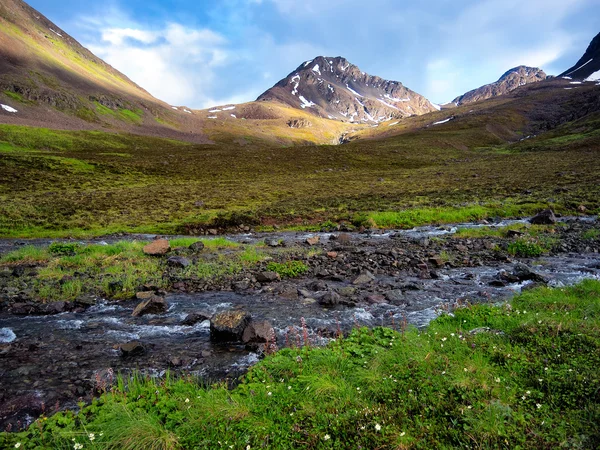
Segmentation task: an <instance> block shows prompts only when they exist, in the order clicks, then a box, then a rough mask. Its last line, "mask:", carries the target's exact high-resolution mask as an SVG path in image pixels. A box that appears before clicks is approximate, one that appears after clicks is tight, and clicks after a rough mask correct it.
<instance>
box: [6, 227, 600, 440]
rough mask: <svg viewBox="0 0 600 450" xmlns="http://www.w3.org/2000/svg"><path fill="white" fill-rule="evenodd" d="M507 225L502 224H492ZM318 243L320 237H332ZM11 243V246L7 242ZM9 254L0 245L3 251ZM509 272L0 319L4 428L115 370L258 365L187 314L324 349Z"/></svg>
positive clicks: (593, 256)
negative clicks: (238, 319)
mask: <svg viewBox="0 0 600 450" xmlns="http://www.w3.org/2000/svg"><path fill="white" fill-rule="evenodd" d="M507 224H508V223H507V222H501V223H499V224H498V226H505V225H507ZM461 226H463V225H461ZM465 226H475V225H467V224H465ZM457 227H458V226H449V227H443V228H439V227H422V228H419V229H415V230H408V231H402V232H397V231H396V232H390V233H384V234H377V235H370V236H369V239H388V238H389V237H390V236H392V235H394V234H396V233H403V234H404V235H406V236H409V237H411V238H420V237H431V236H438V235H441V234H448V233H452V232H455V230H456V229H457ZM310 235H311V236H312V235H314V233H313V234H310ZM319 235H320V236H321V237H322V238H323V239H326V238H327V235H328V234H327V233H320V234H319ZM265 236H267V235H265V234H262V235H246V236H236V237H232V238H234V239H238V240H246V241H250V242H252V241H257V240H264V238H265ZM268 236H273V237H275V238H279V237H281V236H285V238H286V239H289V240H299V241H300V240H303V239H305V238H306V236H308V234H304V233H295V234H290V233H287V234H286V233H274V234H269V235H268ZM147 238H148V237H146V239H147ZM120 239H123V238H122V237H121V238H120ZM12 245H16V244H15V243H14V242H13V243H12ZM40 245H41V244H40ZM7 247H8V245H7V244H6V241H5V243H4V247H3V248H4V249H6V248H7ZM527 263H528V265H529V266H530V267H532V268H534V269H535V271H536V272H537V273H538V274H541V275H543V276H544V277H546V278H547V279H549V280H550V281H549V283H548V285H549V286H554V287H559V286H564V285H570V284H574V283H577V282H579V281H581V280H582V279H584V278H595V279H600V254H598V253H583V254H581V253H565V254H560V255H558V256H551V257H543V258H538V259H534V260H528V261H527ZM513 268H514V262H502V261H498V262H497V263H496V264H494V265H490V266H482V267H460V268H443V269H440V270H439V271H438V276H437V278H436V279H420V278H417V277H407V278H405V279H402V282H403V283H404V288H403V289H402V292H401V295H402V302H395V303H393V304H392V302H390V303H387V302H381V303H377V302H374V303H372V304H366V303H365V304H360V305H358V306H356V307H348V306H342V305H337V306H335V307H333V308H325V307H323V306H321V305H319V303H318V302H317V301H316V300H315V299H313V298H303V297H299V298H298V299H296V300H290V299H287V298H283V297H280V296H278V295H276V294H273V293H272V292H268V291H266V290H259V291H250V292H248V293H235V292H204V293H197V294H193V293H185V294H183V293H181V294H179V293H171V294H169V295H167V296H166V301H167V303H168V305H169V309H168V312H167V313H166V314H163V315H146V316H143V317H132V315H131V313H132V311H133V309H134V308H135V306H136V304H137V303H138V302H139V301H137V300H132V301H128V302H119V303H110V302H101V303H98V304H97V305H95V306H92V307H90V308H88V309H87V310H85V311H83V312H67V313H62V314H58V315H54V316H14V315H9V314H7V313H5V312H2V313H0V427H2V429H13V430H14V429H19V428H22V427H23V426H26V425H28V424H29V423H31V422H32V421H33V420H35V418H36V417H38V416H39V415H40V414H50V413H52V412H54V411H55V410H60V409H65V408H76V407H77V406H76V404H77V401H78V399H84V400H85V399H89V398H90V396H91V395H94V393H96V392H97V390H98V389H101V388H103V387H105V386H106V385H107V384H110V382H111V381H112V380H114V376H115V374H117V373H119V372H122V373H131V372H132V371H139V372H141V373H144V374H148V375H151V376H162V375H164V373H165V372H166V371H167V370H171V371H173V372H184V373H189V374H192V375H195V376H198V377H201V378H204V379H206V380H223V379H230V380H235V378H237V377H238V376H239V375H241V374H243V373H244V372H245V371H246V370H247V368H248V367H249V366H251V365H252V364H254V363H256V362H257V361H258V360H259V358H260V355H259V354H257V353H255V352H253V351H251V350H248V349H246V348H245V347H244V346H243V345H241V344H240V345H234V344H230V345H228V344H215V343H213V342H211V340H210V323H209V321H208V320H206V321H204V322H199V323H197V324H196V325H194V326H184V325H182V324H181V322H182V320H183V319H184V318H185V317H186V316H187V315H188V314H189V313H192V312H197V311H206V312H208V313H210V314H214V313H217V312H220V311H224V310H228V309H243V310H244V311H247V312H248V313H250V314H251V315H252V317H253V318H254V319H267V320H269V321H270V322H271V324H272V325H273V327H274V329H275V331H276V334H277V344H278V345H279V346H280V347H281V346H285V345H290V344H292V345H293V344H295V343H297V342H299V340H300V339H301V336H302V334H303V330H302V328H301V323H302V320H303V319H304V320H305V322H306V326H307V328H308V332H309V335H310V339H311V345H322V344H324V343H326V342H327V341H328V339H330V338H331V336H334V335H336V334H337V333H338V332H339V331H342V332H344V333H346V332H348V331H350V330H351V329H352V328H353V327H356V326H369V327H374V326H381V325H382V326H389V327H394V328H397V329H399V327H400V326H401V324H402V322H403V321H406V322H407V323H408V324H411V325H413V326H416V327H419V328H422V327H425V326H426V325H427V324H428V323H429V322H430V321H431V320H433V319H434V318H435V317H437V315H438V314H439V312H440V310H441V308H444V307H446V306H452V305H454V304H456V303H457V302H459V301H461V300H468V301H471V302H484V301H485V302H500V301H503V300H505V299H507V298H509V297H511V296H512V295H514V294H515V293H518V292H520V291H521V289H523V288H524V287H526V286H527V285H528V284H530V283H531V281H525V282H522V283H513V284H508V285H507V286H500V287H495V286H493V283H492V282H493V280H494V279H495V277H496V276H497V274H498V272H499V271H501V270H506V271H507V272H510V271H511V270H512V269H513ZM301 281H302V280H299V281H298V282H299V283H300V282H301ZM304 282H306V279H304ZM374 283H376V284H378V285H380V286H381V285H383V286H385V285H386V283H389V285H390V286H394V285H397V283H398V280H397V279H395V280H394V279H392V277H389V276H386V275H377V276H376V280H375V281H374ZM490 283H492V284H490ZM327 285H328V288H329V289H333V290H335V289H339V288H344V287H348V286H350V282H349V281H327ZM317 294H318V293H316V294H315V297H316V296H317ZM134 340H136V341H140V342H142V344H143V345H144V347H145V352H144V353H143V354H140V355H136V356H128V357H124V356H122V355H121V351H120V350H119V348H118V345H119V344H123V343H126V342H130V341H134Z"/></svg>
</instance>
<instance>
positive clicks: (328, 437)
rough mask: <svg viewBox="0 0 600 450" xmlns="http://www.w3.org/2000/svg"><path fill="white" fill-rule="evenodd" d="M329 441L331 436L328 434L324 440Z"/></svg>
mask: <svg viewBox="0 0 600 450" xmlns="http://www.w3.org/2000/svg"><path fill="white" fill-rule="evenodd" d="M329 439H331V436H329V435H328V434H326V435H325V436H323V440H324V441H328V440H329Z"/></svg>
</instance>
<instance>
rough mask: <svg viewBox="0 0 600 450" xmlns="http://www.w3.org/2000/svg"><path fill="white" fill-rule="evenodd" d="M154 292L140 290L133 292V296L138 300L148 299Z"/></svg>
mask: <svg viewBox="0 0 600 450" xmlns="http://www.w3.org/2000/svg"><path fill="white" fill-rule="evenodd" d="M155 295H156V294H155V293H154V292H153V291H140V292H136V293H135V298H137V299H138V300H148V299H150V298H152V297H154V296H155Z"/></svg>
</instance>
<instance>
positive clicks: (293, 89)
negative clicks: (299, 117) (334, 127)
mask: <svg viewBox="0 0 600 450" xmlns="http://www.w3.org/2000/svg"><path fill="white" fill-rule="evenodd" d="M258 101H278V102H280V103H284V104H287V105H289V106H292V107H294V108H299V109H303V110H305V111H308V112H311V113H313V114H315V115H317V116H321V117H326V118H329V119H335V120H341V121H345V122H354V123H370V124H378V123H379V122H384V121H386V120H391V119H395V118H402V117H408V116H412V115H420V114H425V113H428V112H431V111H435V110H436V109H439V108H438V107H437V106H436V105H433V104H432V103H431V102H430V101H429V100H427V99H426V98H425V97H423V96H421V95H419V94H417V93H416V92H414V91H411V90H410V89H408V88H406V87H405V86H404V85H403V84H402V83H400V82H399V81H390V80H384V79H383V78H380V77H378V76H373V75H369V74H367V73H366V72H363V71H362V70H360V69H359V68H358V67H357V66H356V65H354V64H352V63H350V62H349V61H348V60H347V59H346V58H344V57H341V56H336V57H327V56H317V57H316V58H314V59H311V60H309V61H305V62H303V63H302V64H300V65H299V66H298V67H297V68H296V70H294V71H293V72H291V73H290V74H289V75H288V76H287V77H286V78H284V79H283V80H281V81H279V82H278V83H277V84H276V85H275V86H273V87H272V88H271V89H269V90H267V91H266V92H265V93H263V94H262V95H260V96H259V97H258Z"/></svg>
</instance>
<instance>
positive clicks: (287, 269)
mask: <svg viewBox="0 0 600 450" xmlns="http://www.w3.org/2000/svg"><path fill="white" fill-rule="evenodd" d="M267 270H269V271H271V272H277V273H278V274H279V275H281V277H282V278H294V277H298V276H300V275H303V274H305V273H306V272H308V266H307V265H306V264H304V263H303V262H302V261H286V262H284V263H276V262H270V263H269V264H267Z"/></svg>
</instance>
